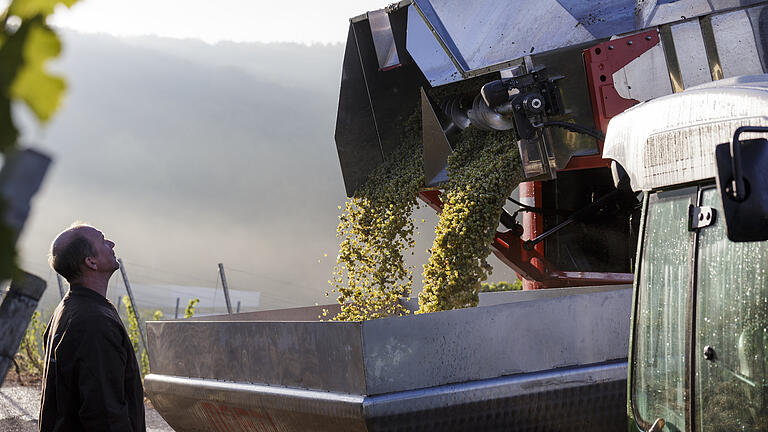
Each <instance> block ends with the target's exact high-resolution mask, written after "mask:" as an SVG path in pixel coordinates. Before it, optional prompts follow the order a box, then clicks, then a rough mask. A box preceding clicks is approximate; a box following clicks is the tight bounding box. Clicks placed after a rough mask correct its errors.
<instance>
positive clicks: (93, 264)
mask: <svg viewBox="0 0 768 432" xmlns="http://www.w3.org/2000/svg"><path fill="white" fill-rule="evenodd" d="M85 266H86V267H88V268H89V269H91V270H98V269H99V266H97V265H96V260H94V259H93V257H86V258H85Z"/></svg>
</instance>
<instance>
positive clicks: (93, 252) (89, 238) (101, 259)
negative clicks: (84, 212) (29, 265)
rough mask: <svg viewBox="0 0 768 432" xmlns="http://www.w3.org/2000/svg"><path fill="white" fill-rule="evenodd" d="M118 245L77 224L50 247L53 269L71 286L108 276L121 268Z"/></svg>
mask: <svg viewBox="0 0 768 432" xmlns="http://www.w3.org/2000/svg"><path fill="white" fill-rule="evenodd" d="M114 247H115V244H114V243H113V242H112V241H111V240H109V239H107V238H105V237H104V234H103V233H102V232H101V231H99V230H97V229H96V228H94V227H92V226H90V225H86V224H83V223H74V224H72V226H70V227H69V228H67V229H66V230H64V231H62V232H61V233H60V234H59V235H58V236H56V239H55V240H54V241H53V243H52V244H51V256H50V263H51V267H53V269H54V270H56V273H58V274H60V275H62V276H63V277H64V278H65V279H66V280H67V281H68V282H69V283H73V282H77V281H81V280H82V279H90V278H92V277H93V276H99V279H102V278H103V277H106V279H107V280H108V279H109V277H110V276H111V275H112V273H114V271H115V270H117V269H118V268H119V267H120V266H119V264H118V263H117V260H116V259H115V252H114V250H113V248H114Z"/></svg>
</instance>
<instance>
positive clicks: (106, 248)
mask: <svg viewBox="0 0 768 432" xmlns="http://www.w3.org/2000/svg"><path fill="white" fill-rule="evenodd" d="M83 234H84V235H85V237H86V238H87V239H88V241H90V242H91V245H93V249H94V250H95V251H96V256H94V257H92V258H93V260H94V261H96V265H97V266H98V271H102V272H114V271H115V270H117V269H118V268H120V264H118V262H117V258H116V257H115V251H114V247H115V243H114V242H113V241H112V240H109V239H108V238H106V237H104V233H102V232H101V231H99V230H97V229H96V228H92V227H87V228H86V229H85V232H84V233H83Z"/></svg>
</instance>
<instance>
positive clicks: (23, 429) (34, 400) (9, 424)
mask: <svg viewBox="0 0 768 432" xmlns="http://www.w3.org/2000/svg"><path fill="white" fill-rule="evenodd" d="M144 407H145V413H146V415H145V418H146V422H147V432H173V429H172V428H171V427H170V426H168V423H166V422H165V420H163V418H162V417H160V414H158V413H157V411H155V409H154V408H152V405H151V404H150V403H149V402H148V401H147V402H146V403H145V406H144ZM39 411H40V379H39V378H36V377H31V376H21V379H19V376H18V375H17V374H16V372H15V371H14V370H13V369H11V370H10V371H8V375H7V376H6V378H5V381H4V382H3V385H2V387H0V432H36V431H37V414H38V412H39Z"/></svg>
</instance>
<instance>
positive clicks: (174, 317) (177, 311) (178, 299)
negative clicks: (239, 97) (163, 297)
mask: <svg viewBox="0 0 768 432" xmlns="http://www.w3.org/2000/svg"><path fill="white" fill-rule="evenodd" d="M180 301H181V297H176V313H175V314H174V316H173V319H179V302H180Z"/></svg>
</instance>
